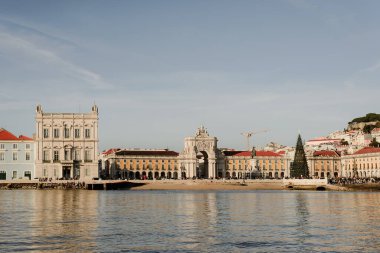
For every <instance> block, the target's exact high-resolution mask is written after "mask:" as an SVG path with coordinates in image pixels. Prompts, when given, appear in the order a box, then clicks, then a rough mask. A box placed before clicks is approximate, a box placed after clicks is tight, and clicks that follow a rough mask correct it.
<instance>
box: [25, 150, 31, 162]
mask: <svg viewBox="0 0 380 253" xmlns="http://www.w3.org/2000/svg"><path fill="white" fill-rule="evenodd" d="M25 160H27V161H30V152H26V153H25Z"/></svg>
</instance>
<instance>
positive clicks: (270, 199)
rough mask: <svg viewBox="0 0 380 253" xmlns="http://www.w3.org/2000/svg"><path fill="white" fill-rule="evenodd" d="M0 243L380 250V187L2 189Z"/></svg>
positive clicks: (63, 248) (59, 247)
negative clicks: (370, 189) (375, 190)
mask: <svg viewBox="0 0 380 253" xmlns="http://www.w3.org/2000/svg"><path fill="white" fill-rule="evenodd" d="M0 199H1V201H2V203H1V205H0V251H2V252H3V251H4V252H6V251H13V252H15V251H16V252H18V251H36V252H42V251H46V252H94V251H95V252H125V251H133V252H177V251H185V252H199V251H202V252H222V251H226V252H321V251H323V252H329V251H333V252H359V251H363V252H377V250H378V249H379V248H380V242H379V240H378V238H379V235H380V232H379V226H380V210H379V208H378V206H379V204H380V194H379V193H332V192H296V191H294V192H293V191H292V192H286V191H268V192H266V191H252V192H248V191H247V192H236V191H234V192H207V191H205V192H199V191H197V192H191V191H98V192H97V191H22V190H20V191H0Z"/></svg>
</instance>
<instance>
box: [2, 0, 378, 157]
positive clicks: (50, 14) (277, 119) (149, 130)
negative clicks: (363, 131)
mask: <svg viewBox="0 0 380 253" xmlns="http://www.w3.org/2000/svg"><path fill="white" fill-rule="evenodd" d="M379 11H380V1H377V0H372V1H371V0H365V1H350V0H340V1H337V0H330V1H303V0H276V1H273V0H262V1H255V0H249V1H243V0H231V1H223V0H215V1H207V0H201V1H197V0H191V1H185V0H172V1H160V0H156V1H153V0H150V1H145V0H137V1H127V0H125V1H121V0H120V1H115V0H104V1H97V0H88V1H86V0H81V1H78V0H75V1H70V0H65V1H51V0H46V1H43V0H24V1H22V0H9V1H4V0H0V127H3V128H5V129H7V130H9V131H11V132H12V133H14V134H16V135H20V134H24V135H29V136H31V135H32V134H33V133H34V132H35V123H34V117H35V108H36V105H37V104H41V105H42V108H43V111H44V112H75V113H76V112H81V113H85V112H90V110H91V106H92V105H93V104H94V103H96V104H97V105H98V107H99V132H100V133H99V139H100V144H99V146H100V150H105V149H108V148H114V147H115V148H169V149H172V150H176V151H181V150H182V149H183V140H184V138H185V137H187V136H193V135H194V134H195V132H196V129H197V128H198V127H199V126H201V125H204V126H205V127H206V128H207V129H208V132H209V134H210V135H211V136H216V137H217V138H218V140H219V142H218V146H219V147H228V148H234V149H244V148H245V147H246V141H245V139H244V137H243V136H242V135H241V133H242V132H247V131H260V130H263V129H268V130H269V131H268V132H265V133H258V134H256V135H254V136H253V140H251V143H252V141H253V143H254V145H255V146H264V145H265V144H266V143H268V142H270V141H273V142H276V143H280V144H283V145H289V146H295V144H296V140H297V135H298V133H299V132H300V133H301V135H302V138H303V139H306V140H308V139H311V138H315V137H319V136H326V135H327V134H328V133H330V132H332V131H336V130H342V129H344V128H345V127H346V126H347V122H349V121H350V120H352V119H353V118H355V117H359V116H364V115H365V114H366V113H369V112H375V113H379V94H380V85H379V81H380V43H379V42H380V26H379V24H380V15H378V13H379Z"/></svg>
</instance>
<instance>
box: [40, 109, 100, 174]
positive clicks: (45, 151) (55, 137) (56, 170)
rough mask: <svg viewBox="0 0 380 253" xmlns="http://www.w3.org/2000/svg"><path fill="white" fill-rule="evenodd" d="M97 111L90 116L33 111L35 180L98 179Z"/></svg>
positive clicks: (86, 114) (93, 110)
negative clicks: (34, 121)
mask: <svg viewBox="0 0 380 253" xmlns="http://www.w3.org/2000/svg"><path fill="white" fill-rule="evenodd" d="M98 120H99V118H98V107H97V106H96V105H94V106H92V109H91V112H90V113H46V112H43V110H42V107H41V105H38V106H37V109H36V136H35V141H36V160H35V163H36V170H35V177H37V178H53V179H61V178H62V179H70V178H72V179H91V178H94V177H98V174H99V172H98V142H99V139H98Z"/></svg>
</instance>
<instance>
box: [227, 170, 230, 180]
mask: <svg viewBox="0 0 380 253" xmlns="http://www.w3.org/2000/svg"><path fill="white" fill-rule="evenodd" d="M230 177H231V176H230V172H229V171H227V172H226V178H227V179H230Z"/></svg>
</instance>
